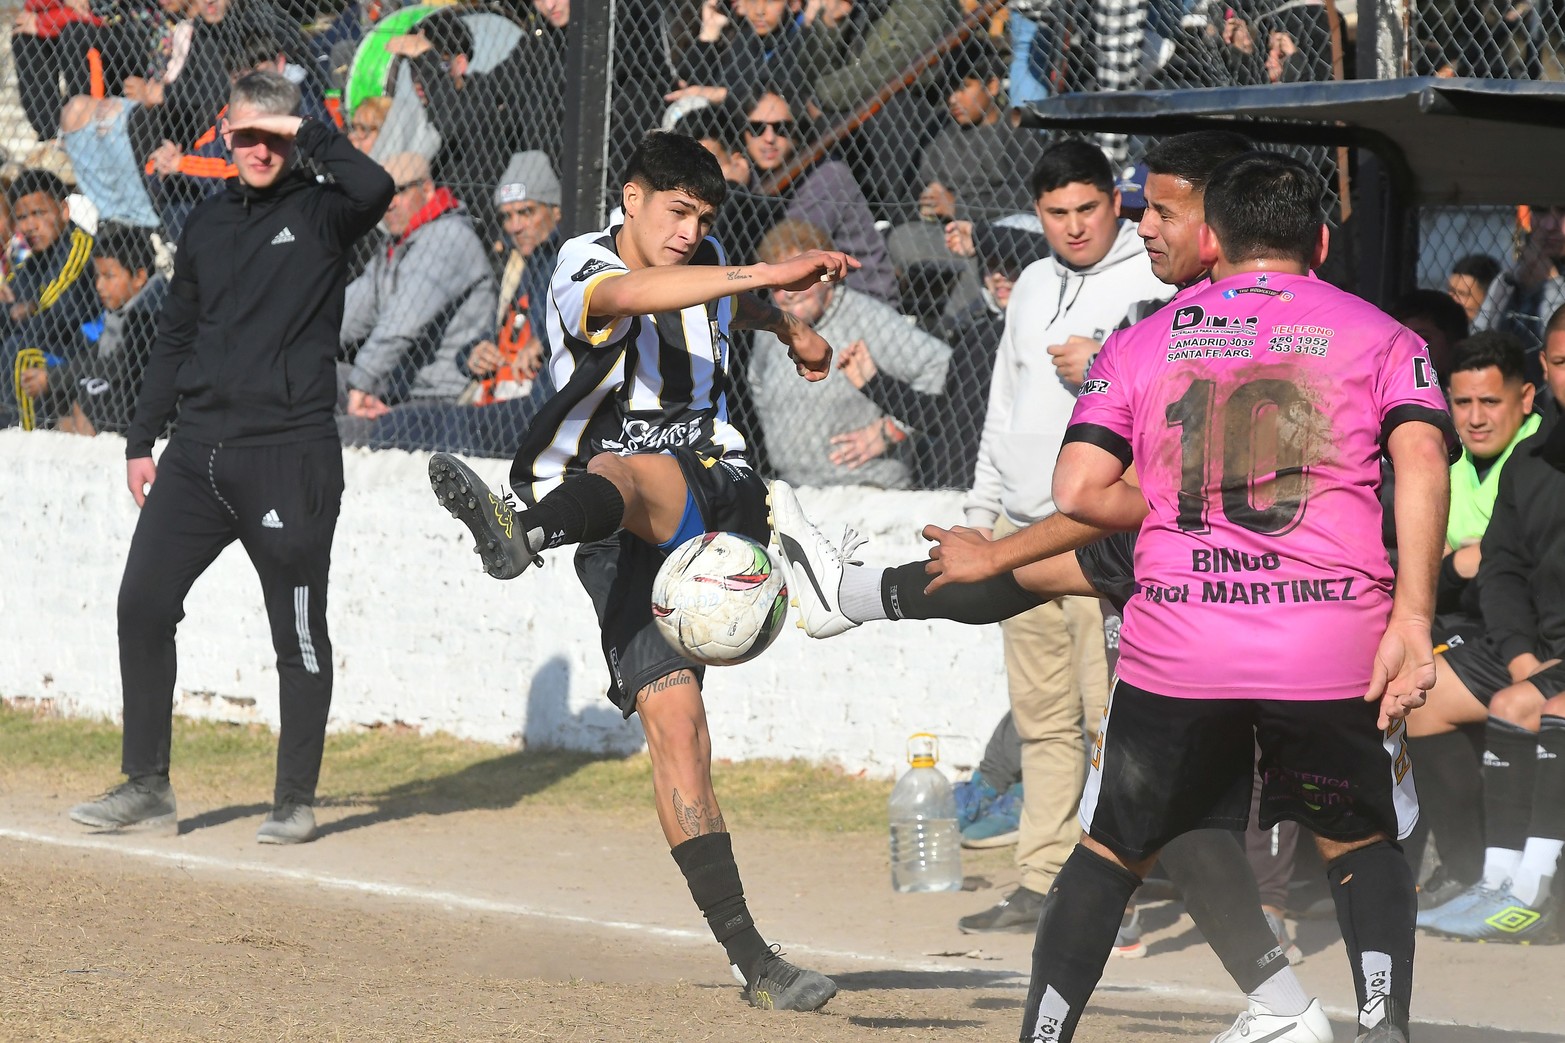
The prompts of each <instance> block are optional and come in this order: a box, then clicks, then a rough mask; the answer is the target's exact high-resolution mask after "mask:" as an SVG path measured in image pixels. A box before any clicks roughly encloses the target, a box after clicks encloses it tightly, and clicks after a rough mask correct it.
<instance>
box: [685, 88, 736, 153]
mask: <svg viewBox="0 0 1565 1043" xmlns="http://www.w3.org/2000/svg"><path fill="white" fill-rule="evenodd" d="M743 119H744V116H743V113H742V112H741V111H740V109H739V106H738V105H737V104H736V103H735V102H734V101H733V100H732V98H728V99H725V100H723V101H721V102H718V103H717V104H716V105H703V106H702V107H701V108H699V109H693V110H692V111H690V112H687V113H685V114H684V115H683V116H681V117H680V118H679V122H678V123H676V124H675V125H674V130H675V131H676V132H678V133H680V134H687V135H689V136H690V137H692V138H695V139H696V140H697V141H706V140H712V141H715V142H717V143H718V144H719V145H721V146H722V147H723V148H724V149H726V150H727V151H729V152H743V151H744V135H743V133H742V132H741V131H740V126H741V124H742V122H743Z"/></svg>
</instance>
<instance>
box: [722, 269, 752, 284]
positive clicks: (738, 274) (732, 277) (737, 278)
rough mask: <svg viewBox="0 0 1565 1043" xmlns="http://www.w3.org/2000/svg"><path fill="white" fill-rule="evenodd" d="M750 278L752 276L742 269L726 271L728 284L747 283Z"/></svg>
mask: <svg viewBox="0 0 1565 1043" xmlns="http://www.w3.org/2000/svg"><path fill="white" fill-rule="evenodd" d="M752 278H753V276H751V275H750V274H749V273H748V272H746V271H745V270H744V269H743V268H730V269H729V270H728V281H729V282H749V281H750V280H751V279H752Z"/></svg>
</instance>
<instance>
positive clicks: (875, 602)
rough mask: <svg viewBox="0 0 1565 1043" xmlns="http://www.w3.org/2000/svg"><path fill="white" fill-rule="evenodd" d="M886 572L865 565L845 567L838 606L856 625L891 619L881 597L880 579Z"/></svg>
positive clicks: (839, 589) (838, 594) (838, 593)
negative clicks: (874, 620)
mask: <svg viewBox="0 0 1565 1043" xmlns="http://www.w3.org/2000/svg"><path fill="white" fill-rule="evenodd" d="M885 571H886V570H885V569H876V568H868V567H866V566H864V565H845V566H843V569H842V583H841V585H839V586H838V587H837V606H838V607H839V608H841V609H842V614H843V615H845V616H847V617H848V618H849V619H851V620H853V622H855V623H868V622H869V621H870V620H872V619H889V618H890V617H889V616H887V615H886V605H885V602H884V601H882V600H881V597H880V577H881V576H882V575H883V574H884V573H885Z"/></svg>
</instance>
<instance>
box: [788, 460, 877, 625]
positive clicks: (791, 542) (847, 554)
mask: <svg viewBox="0 0 1565 1043" xmlns="http://www.w3.org/2000/svg"><path fill="white" fill-rule="evenodd" d="M769 500H770V503H771V508H772V519H771V521H772V531H773V532H775V533H776V534H777V549H778V550H779V551H780V552H781V553H782V557H783V561H784V562H785V563H786V566H787V569H788V590H789V592H790V593H791V594H792V595H793V603H794V605H796V606H797V607H798V609H799V626H801V627H803V628H804V632H805V633H806V634H809V635H810V636H811V637H818V638H826V637H836V636H837V635H838V634H841V633H843V632H844V631H847V630H852V629H853V628H854V627H856V626H858V623H856V622H854V621H853V620H851V619H849V618H848V617H847V616H846V615H844V614H843V612H842V604H841V601H840V599H839V596H838V595H839V593H840V588H841V586H842V570H843V567H844V566H846V565H860V564H863V563H862V562H860V561H858V560H856V559H854V558H853V552H854V551H856V550H858V548H860V547H862V546H863V545H864V543H865V538H864V537H863V536H860V535H859V534H858V533H856V532H854V531H853V530H852V529H843V531H842V545H841V546H840V547H839V546H838V545H837V544H835V543H832V542H831V541H830V540H828V539H827V538H826V537H825V536H824V535H822V534H821V531H820V530H819V529H817V528H816V527H815V524H814V523H813V522H811V521H810V519H808V518H806V517H805V516H804V509H803V508H801V507H800V506H799V498H798V497H797V496H795V495H794V492H793V488H792V487H791V486H790V485H789V484H788V483H787V482H785V481H782V480H781V479H778V480H777V481H774V482H772V489H771V496H770V497H769Z"/></svg>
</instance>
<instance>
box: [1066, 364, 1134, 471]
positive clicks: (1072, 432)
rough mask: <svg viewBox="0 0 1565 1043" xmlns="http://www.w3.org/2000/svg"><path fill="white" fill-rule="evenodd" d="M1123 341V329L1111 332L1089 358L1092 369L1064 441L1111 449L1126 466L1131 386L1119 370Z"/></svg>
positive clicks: (1077, 400)
mask: <svg viewBox="0 0 1565 1043" xmlns="http://www.w3.org/2000/svg"><path fill="white" fill-rule="evenodd" d="M1123 344H1124V335H1123V334H1122V333H1113V334H1110V335H1109V339H1108V340H1106V341H1104V342H1103V350H1102V351H1100V352H1098V357H1097V358H1095V359H1094V360H1093V361H1092V369H1091V371H1090V372H1088V374H1087V379H1086V380H1085V381H1083V382H1082V385H1081V391H1080V392H1078V394H1077V396H1076V408H1075V409H1074V410H1073V411H1072V412H1071V420H1070V427H1068V428H1066V430H1065V441H1066V442H1067V443H1069V442H1090V443H1091V444H1093V445H1095V446H1098V447H1099V448H1100V449H1106V450H1108V451H1109V452H1111V453H1113V454H1114V455H1115V456H1117V457H1119V459H1120V462H1122V463H1123V464H1124V465H1125V466H1126V467H1129V466H1130V462H1131V459H1132V456H1133V454H1132V452H1131V447H1130V433H1131V430H1132V424H1131V401H1130V387H1129V385H1128V383H1127V382H1126V381H1125V380H1124V379H1123V378H1122V377H1121V376H1120V372H1119V370H1120V359H1121V355H1122V353H1123V352H1122V346H1123Z"/></svg>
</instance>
